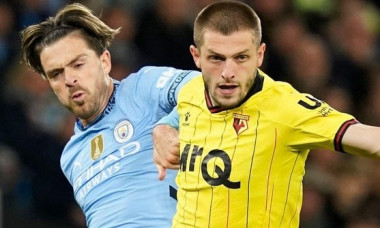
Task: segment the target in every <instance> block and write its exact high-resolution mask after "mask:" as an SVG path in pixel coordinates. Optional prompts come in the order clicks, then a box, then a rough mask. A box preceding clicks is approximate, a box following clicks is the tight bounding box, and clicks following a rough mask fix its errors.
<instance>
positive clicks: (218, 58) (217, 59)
mask: <svg viewBox="0 0 380 228" xmlns="http://www.w3.org/2000/svg"><path fill="white" fill-rule="evenodd" d="M210 60H211V61H222V60H223V59H222V58H221V57H220V56H217V55H212V56H210Z"/></svg>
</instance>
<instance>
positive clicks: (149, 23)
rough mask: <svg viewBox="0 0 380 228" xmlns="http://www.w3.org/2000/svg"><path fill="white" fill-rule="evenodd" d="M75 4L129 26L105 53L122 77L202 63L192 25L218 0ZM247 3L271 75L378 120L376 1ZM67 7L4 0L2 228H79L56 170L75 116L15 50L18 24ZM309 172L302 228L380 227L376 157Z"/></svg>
mask: <svg viewBox="0 0 380 228" xmlns="http://www.w3.org/2000/svg"><path fill="white" fill-rule="evenodd" d="M70 2H71V1H70ZM76 2H81V3H83V4H85V5H86V6H88V7H90V8H91V9H92V10H93V11H94V12H95V13H96V15H101V18H102V19H103V20H104V21H105V22H106V23H107V24H109V25H110V26H111V27H114V28H115V27H119V26H121V27H123V29H122V30H121V33H120V34H119V35H118V36H117V38H116V40H115V41H114V43H113V46H112V48H111V50H110V51H111V53H112V61H113V68H112V72H111V76H113V77H114V78H117V79H122V78H123V77H125V76H126V75H128V74H129V73H130V72H133V71H135V70H136V69H138V68H139V67H141V66H143V65H168V66H175V67H177V68H184V69H195V66H194V64H193V61H192V59H191V56H190V54H189V45H190V44H192V21H193V20H194V17H195V15H196V14H197V12H199V10H200V9H201V8H203V7H204V6H205V5H206V4H208V3H210V2H213V0H119V1H116V0H99V1H98V0H88V1H76ZM244 2H246V3H248V4H250V5H251V6H252V7H253V8H254V9H255V10H256V11H257V13H258V14H259V16H260V17H261V18H262V24H263V41H264V42H266V43H267V52H266V56H265V60H264V66H263V67H262V69H263V70H264V71H265V72H267V73H268V74H269V75H271V76H272V77H273V78H275V79H277V80H284V81H288V82H291V83H292V84H293V85H294V86H295V87H296V88H297V89H298V90H300V91H302V92H307V93H311V94H313V95H314V96H316V97H317V98H319V99H322V100H324V101H326V102H328V103H329V104H330V105H332V106H333V107H334V108H336V109H338V110H341V111H345V112H349V113H351V114H354V115H355V116H356V117H357V118H358V120H359V121H361V122H363V123H367V124H374V125H379V126H380V61H379V60H380V10H379V7H380V6H379V1H376V0H373V1H371V0H313V1H309V0H265V1H262V0H251V1H249V0H245V1H244ZM67 3H69V1H66V0H1V1H0V192H1V198H0V199H1V200H0V205H1V207H0V228H18V227H31V228H33V227H36V228H37V227H38V228H63V227H73V228H81V227H84V218H83V215H82V213H81V212H80V210H79V208H78V207H77V205H76V204H75V202H74V201H73V196H72V190H71V187H70V186H69V183H68V182H67V180H66V179H65V178H64V176H63V174H62V172H61V170H60V166H59V157H60V153H61V150H62V148H63V146H64V144H65V142H66V141H67V140H68V139H69V137H70V136H71V134H72V129H73V127H72V126H73V123H74V118H73V117H72V115H71V114H70V113H68V111H66V110H65V109H64V108H63V107H61V106H60V105H59V104H58V101H57V99H56V97H55V96H54V94H53V93H52V91H51V90H50V88H49V86H48V84H47V83H46V82H44V81H43V80H41V79H40V78H39V77H40V76H39V75H37V74H36V73H34V72H31V71H29V70H28V69H26V68H25V66H24V65H23V64H20V60H21V59H20V53H19V46H20V39H19V31H20V30H21V29H22V28H24V27H25V26H27V25H30V24H34V23H37V22H39V21H41V20H43V19H45V18H46V17H47V16H51V15H53V14H54V13H55V12H56V11H57V9H58V8H59V7H61V6H63V5H65V4H67ZM306 170H307V171H306V176H305V187H304V203H303V208H302V213H301V228H314V227H315V228H329V227H334V228H336V227H346V228H359V227H364V226H363V225H366V226H365V227H366V228H372V227H380V221H379V219H380V162H379V161H374V160H370V159H366V158H358V157H353V156H349V155H345V154H340V153H333V152H330V151H324V150H315V151H312V152H311V153H310V156H309V160H308V162H307V166H306Z"/></svg>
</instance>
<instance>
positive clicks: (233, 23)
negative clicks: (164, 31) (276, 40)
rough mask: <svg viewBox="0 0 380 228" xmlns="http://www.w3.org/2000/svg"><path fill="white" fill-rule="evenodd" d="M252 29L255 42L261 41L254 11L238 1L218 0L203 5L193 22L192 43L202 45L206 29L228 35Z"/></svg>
mask: <svg viewBox="0 0 380 228" xmlns="http://www.w3.org/2000/svg"><path fill="white" fill-rule="evenodd" d="M245 29H247V30H252V32H253V35H254V37H255V40H254V41H255V42H256V43H257V44H260V43H261V37H262V32H261V22H260V18H259V17H258V16H257V14H256V12H255V11H254V10H253V9H252V8H251V7H250V6H248V5H247V4H245V3H242V2H239V1H220V2H216V3H213V4H210V5H208V6H207V7H205V8H204V9H203V10H202V11H201V12H200V13H199V14H198V16H197V18H196V19H195V22H194V43H195V45H196V46H197V47H201V46H202V45H203V42H204V40H203V35H204V32H205V31H206V30H212V31H216V32H220V33H222V34H224V35H229V34H231V33H232V32H236V31H239V30H245Z"/></svg>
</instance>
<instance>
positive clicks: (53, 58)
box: [40, 32, 113, 126]
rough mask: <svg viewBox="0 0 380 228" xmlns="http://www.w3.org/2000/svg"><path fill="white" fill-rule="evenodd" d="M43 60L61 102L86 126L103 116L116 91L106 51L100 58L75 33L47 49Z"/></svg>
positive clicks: (42, 53)
mask: <svg viewBox="0 0 380 228" xmlns="http://www.w3.org/2000/svg"><path fill="white" fill-rule="evenodd" d="M40 59H41V64H42V67H43V69H44V71H45V73H46V75H47V77H48V78H47V80H48V82H49V84H50V86H51V88H52V89H53V91H54V93H55V94H56V95H57V97H58V99H59V101H60V102H61V103H62V104H63V105H64V106H65V107H66V108H67V109H69V110H70V111H72V112H73V113H74V114H75V116H77V117H78V119H79V120H80V121H81V122H82V124H83V126H86V125H88V124H89V123H90V122H91V121H93V120H94V119H95V118H96V117H97V116H99V115H100V114H101V113H102V111H103V110H104V108H105V107H106V105H107V103H108V99H109V97H110V96H111V93H112V90H113V83H112V79H111V78H110V77H109V75H108V74H109V72H110V70H111V57H110V53H109V52H108V51H107V50H106V51H104V52H103V53H102V54H101V55H100V56H98V55H97V54H96V53H95V51H94V50H92V49H90V48H89V46H88V45H87V43H86V41H85V40H84V39H83V37H82V36H81V34H80V33H79V32H73V33H70V34H68V35H67V36H65V37H63V38H62V39H60V40H58V41H57V42H55V43H53V44H51V45H49V46H46V47H45V48H44V49H43V50H42V51H41V55H40Z"/></svg>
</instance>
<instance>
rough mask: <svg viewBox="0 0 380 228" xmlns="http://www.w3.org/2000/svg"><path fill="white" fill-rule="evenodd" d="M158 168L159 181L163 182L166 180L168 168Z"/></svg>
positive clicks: (158, 166) (159, 166)
mask: <svg viewBox="0 0 380 228" xmlns="http://www.w3.org/2000/svg"><path fill="white" fill-rule="evenodd" d="M156 166H157V170H158V179H159V180H161V181H162V180H163V179H165V176H166V168H164V167H163V166H161V165H158V164H156Z"/></svg>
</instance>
